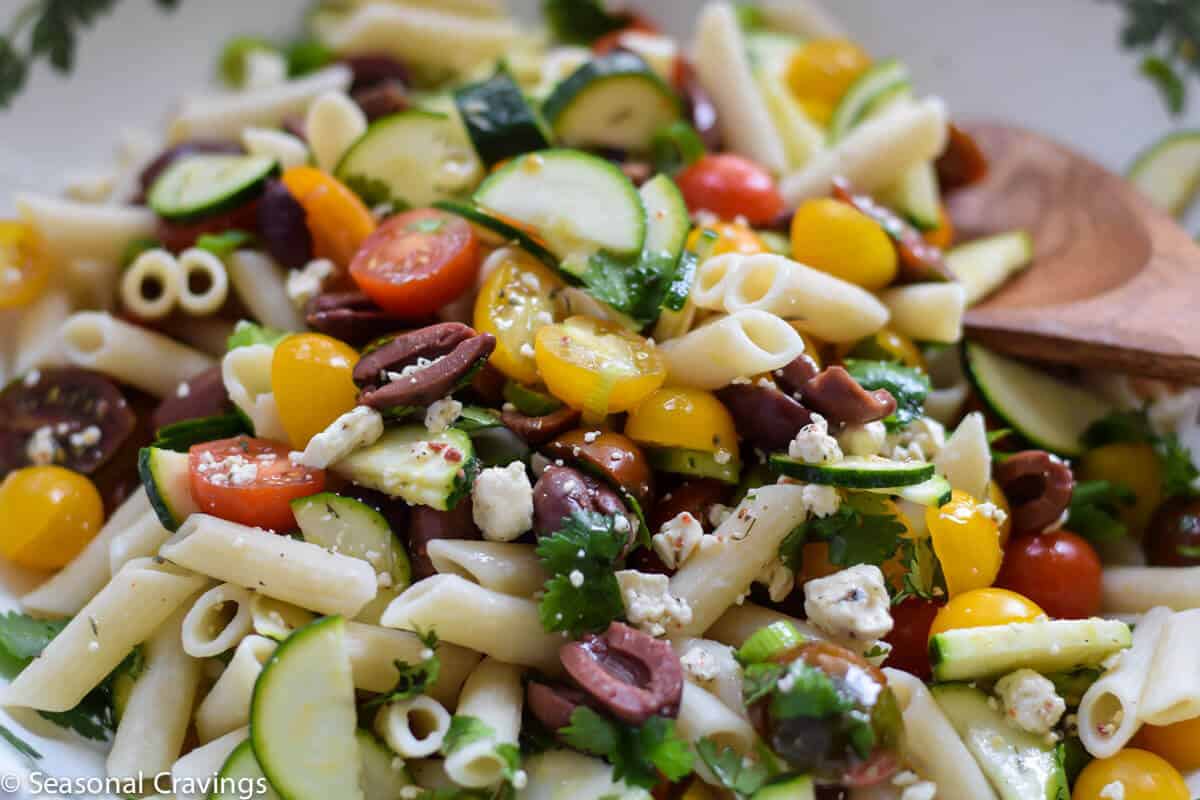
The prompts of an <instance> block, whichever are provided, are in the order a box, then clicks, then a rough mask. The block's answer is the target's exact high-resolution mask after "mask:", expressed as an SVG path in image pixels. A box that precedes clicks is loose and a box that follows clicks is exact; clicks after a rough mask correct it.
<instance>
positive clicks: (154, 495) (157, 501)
mask: <svg viewBox="0 0 1200 800" xmlns="http://www.w3.org/2000/svg"><path fill="white" fill-rule="evenodd" d="M138 477H140V478H141V479H142V486H144V487H146V496H147V497H148V498H149V499H150V507H151V508H153V509H154V513H155V514H157V515H158V519H159V521H160V522H162V525H163V527H164V528H166V529H167V530H169V531H176V530H179V526H180V525H182V524H183V521H184V520H185V519H187V518H188V517H189V516H191V515H192V514H196V513H198V512H199V511H200V506H199V505H197V504H196V501H195V500H193V499H192V486H191V468H190V467H189V465H188V454H187V453H177V452H175V451H174V450H164V449H162V448H160V447H143V448H142V449H141V450H140V451H139V452H138Z"/></svg>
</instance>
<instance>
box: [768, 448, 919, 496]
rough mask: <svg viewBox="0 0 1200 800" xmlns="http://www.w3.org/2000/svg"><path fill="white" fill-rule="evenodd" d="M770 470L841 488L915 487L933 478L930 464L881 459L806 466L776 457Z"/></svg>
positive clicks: (796, 461)
mask: <svg viewBox="0 0 1200 800" xmlns="http://www.w3.org/2000/svg"><path fill="white" fill-rule="evenodd" d="M771 469H773V470H775V471H776V472H779V473H782V474H783V475H787V476H788V477H789V478H796V479H797V480H802V481H806V482H807V483H820V484H824V485H826V486H841V487H844V488H846V489H888V490H889V491H892V490H894V489H896V487H901V486H915V485H917V484H920V483H924V482H925V481H928V480H929V479H930V478H932V477H933V464H925V463H923V462H920V461H893V460H892V459H890V458H882V457H880V456H850V457H849V458H845V459H842V460H841V461H838V462H837V463H834V464H807V463H805V462H803V461H801V460H800V459H798V458H792V457H791V456H785V455H782V454H778V453H777V454H775V455H772V456H771Z"/></svg>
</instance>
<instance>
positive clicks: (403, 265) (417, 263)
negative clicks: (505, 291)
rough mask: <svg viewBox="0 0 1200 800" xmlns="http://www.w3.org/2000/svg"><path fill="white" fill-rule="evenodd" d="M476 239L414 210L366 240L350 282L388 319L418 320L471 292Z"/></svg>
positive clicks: (452, 219)
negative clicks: (388, 314) (394, 316)
mask: <svg viewBox="0 0 1200 800" xmlns="http://www.w3.org/2000/svg"><path fill="white" fill-rule="evenodd" d="M478 270H479V237H478V236H476V235H475V229H474V228H472V227H471V225H470V223H468V222H467V221H466V220H465V219H463V218H462V217H459V216H456V215H454V214H448V213H446V212H445V211H438V210H437V209H436V208H419V209H417V210H416V211H409V212H407V213H405V214H397V215H396V216H394V217H390V218H389V219H388V220H387V221H385V222H384V223H383V224H382V225H380V226H379V228H378V229H377V230H376V231H375V232H374V233H372V234H371V235H370V236H368V237H367V240H366V241H365V242H363V245H362V248H361V249H359V251H358V253H357V254H356V255H355V256H354V260H353V261H352V262H351V263H350V277H352V278H354V282H355V283H357V284H358V288H360V289H362V290H363V291H364V292H366V293H367V294H368V295H370V297H371V299H372V300H374V301H375V302H376V303H378V304H379V305H380V306H382V307H383V308H385V309H387V310H388V311H391V312H392V313H393V314H400V315H402V316H406V317H423V316H426V315H429V314H432V313H433V312H435V311H437V310H438V309H439V308H441V307H442V306H444V305H446V304H447V303H449V302H450V301H452V300H454V299H456V298H457V297H458V296H459V295H461V294H463V293H464V292H466V291H467V289H469V288H471V284H472V283H474V282H475V273H476V272H478Z"/></svg>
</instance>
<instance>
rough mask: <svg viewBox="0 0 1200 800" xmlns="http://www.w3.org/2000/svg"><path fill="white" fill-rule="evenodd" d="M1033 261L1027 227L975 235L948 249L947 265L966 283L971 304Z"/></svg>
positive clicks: (1031, 244)
mask: <svg viewBox="0 0 1200 800" xmlns="http://www.w3.org/2000/svg"><path fill="white" fill-rule="evenodd" d="M1032 261H1033V239H1031V238H1030V237H1029V234H1028V233H1026V232H1025V231H1009V232H1008V233H998V234H996V235H995V236H988V237H985V238H983V239H976V240H975V241H973V242H968V243H967V244H961V245H959V246H958V247H955V248H954V249H952V250H950V251H949V252H947V253H946V266H947V267H949V268H950V272H952V273H953V274H954V277H955V278H957V279H958V282H959V283H961V284H962V285H963V286H964V287H966V290H967V306H968V307H969V306H973V305H975V304H976V303H978V302H979V301H980V300H982V299H983V298H985V297H987V296H988V295H989V294H991V293H992V292H994V291H996V290H997V289H999V288H1000V287H1001V286H1003V285H1004V283H1005V281H1007V280H1008V279H1009V278H1011V277H1012V276H1013V275H1015V274H1017V273H1018V272H1020V271H1021V270H1023V269H1025V268H1026V267H1027V266H1029V264H1030V262H1032Z"/></svg>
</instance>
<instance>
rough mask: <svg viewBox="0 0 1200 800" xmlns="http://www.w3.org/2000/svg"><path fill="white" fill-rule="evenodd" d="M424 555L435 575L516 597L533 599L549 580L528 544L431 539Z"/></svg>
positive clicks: (532, 548) (531, 546)
mask: <svg viewBox="0 0 1200 800" xmlns="http://www.w3.org/2000/svg"><path fill="white" fill-rule="evenodd" d="M427 552H428V554H429V560H430V561H431V562H432V563H433V568H434V569H435V570H437V571H438V572H440V573H446V574H450V575H458V576H459V577H461V578H465V579H467V580H469V581H471V582H472V583H477V584H479V585H480V586H482V587H483V588H485V589H492V590H494V591H497V592H503V593H504V594H511V595H516V596H517V597H530V596H532V595H533V594H534V593H535V592H538V591H540V590H541V589H542V586H544V585H545V583H546V581H547V580H548V579H549V577H548V576H547V575H546V571H545V570H544V569H542V564H541V561H540V560H539V559H538V556H537V553H535V552H534V547H533V545H529V544H517V543H514V542H488V541H474V540H470V539H434V540H433V541H431V542H430V543H429V546H428V548H427Z"/></svg>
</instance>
